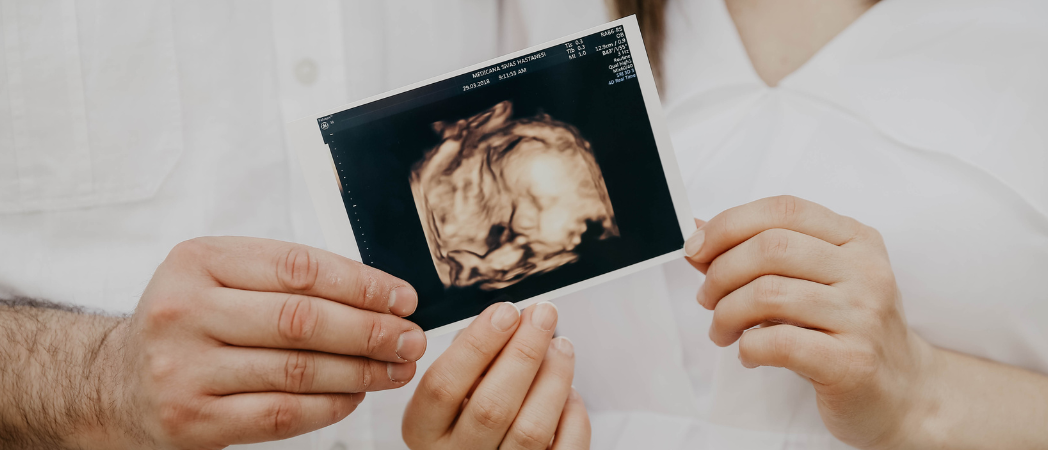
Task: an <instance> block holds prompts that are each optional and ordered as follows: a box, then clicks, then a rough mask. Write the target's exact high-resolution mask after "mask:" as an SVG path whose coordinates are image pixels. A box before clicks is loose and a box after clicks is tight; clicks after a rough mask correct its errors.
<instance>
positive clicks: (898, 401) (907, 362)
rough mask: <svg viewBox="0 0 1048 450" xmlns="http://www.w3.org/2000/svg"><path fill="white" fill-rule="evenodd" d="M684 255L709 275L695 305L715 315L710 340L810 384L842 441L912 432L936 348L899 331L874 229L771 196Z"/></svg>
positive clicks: (880, 443) (710, 227)
mask: <svg viewBox="0 0 1048 450" xmlns="http://www.w3.org/2000/svg"><path fill="white" fill-rule="evenodd" d="M685 252H686V253H687V254H688V259H689V260H690V261H691V263H692V264H693V265H695V266H696V267H697V268H698V269H699V270H702V271H703V272H705V273H706V282H705V284H703V286H702V288H700V290H699V293H698V301H699V303H700V304H701V305H702V306H704V307H705V308H707V309H712V310H713V311H714V316H713V325H712V326H711V327H710V338H711V339H712V340H713V342H714V343H716V344H717V345H720V346H728V345H731V344H732V343H734V342H735V341H737V340H738V341H739V359H740V360H741V361H742V364H743V365H744V366H746V367H748V368H754V367H758V366H774V367H785V368H787V369H790V370H792V371H794V372H796V373H797V374H799V375H801V376H803V377H806V378H808V379H810V380H811V383H812V385H813V386H814V387H815V390H816V393H817V395H818V405H819V412H820V413H821V415H822V419H823V422H824V423H825V424H826V426H827V428H829V430H830V431H831V432H832V433H833V434H834V435H835V436H837V437H838V438H839V439H841V440H842V441H844V442H846V443H849V444H851V445H854V446H857V447H860V448H882V447H894V446H896V445H898V444H899V443H901V442H902V441H903V440H906V439H907V438H906V435H907V434H912V433H913V431H914V430H912V429H910V428H912V427H915V426H920V424H921V423H922V421H921V420H918V417H917V416H919V415H920V414H922V413H923V412H919V410H920V409H921V408H922V407H921V406H920V399H921V397H922V389H923V388H924V386H923V384H924V382H925V380H926V379H927V374H928V373H929V371H930V369H929V368H930V367H931V364H930V362H931V361H932V360H933V359H934V352H935V351H936V350H935V349H934V348H933V347H931V346H930V345H929V344H927V343H926V342H925V341H924V340H922V339H921V338H920V337H918V336H917V335H916V334H914V333H912V332H911V331H910V330H909V328H908V327H907V325H906V318H905V317H904V315H903V311H902V305H901V295H900V293H899V290H898V288H897V287H896V284H895V277H894V274H893V273H892V268H891V264H890V263H889V262H888V253H887V250H886V249H885V246H884V243H883V241H882V240H881V236H880V234H879V233H877V231H876V230H874V229H873V228H870V227H868V226H865V225H863V224H861V223H859V222H858V221H856V220H855V219H852V218H849V217H844V216H841V215H838V214H835V213H834V212H832V211H830V210H829V209H826V208H825V207H822V206H820V205H817V204H814V203H811V202H808V201H805V200H801V199H797V198H794V197H788V196H784V197H775V198H767V199H763V200H758V201H755V202H753V203H749V204H746V205H743V206H739V207H736V208H732V209H729V210H727V211H725V212H723V213H721V214H719V215H717V216H716V217H714V218H713V219H711V220H710V221H709V223H706V224H705V225H703V226H702V227H701V228H699V230H698V231H696V232H695V234H693V235H692V236H691V237H690V238H689V239H688V242H687V243H686V244H685ZM758 325H759V327H758V328H754V327H757V326H758Z"/></svg>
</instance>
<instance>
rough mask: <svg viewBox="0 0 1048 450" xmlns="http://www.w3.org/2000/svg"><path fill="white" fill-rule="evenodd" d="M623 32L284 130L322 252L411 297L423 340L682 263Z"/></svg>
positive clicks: (680, 217)
mask: <svg viewBox="0 0 1048 450" xmlns="http://www.w3.org/2000/svg"><path fill="white" fill-rule="evenodd" d="M630 21H632V19H631V18H630V19H623V20H620V21H618V22H616V23H613V24H609V25H607V26H605V27H603V28H601V29H596V30H594V31H591V32H589V34H580V35H579V36H577V37H574V38H571V39H565V40H563V41H561V42H560V43H557V44H551V45H549V46H546V47H544V48H536V49H532V50H529V51H527V52H521V53H519V54H517V55H511V56H509V57H506V58H502V59H499V60H495V61H492V62H489V63H486V64H484V65H481V66H477V67H474V68H472V69H470V70H468V71H463V72H462V73H458V74H454V75H451V76H446V77H443V78H441V79H438V80H436V81H432V82H428V83H423V84H420V85H418V86H415V87H412V88H409V89H404V90H402V91H400V92H397V93H392V94H387V95H384V96H381V97H379V98H376V99H373V100H370V101H366V102H362V103H361V104H359V105H356V106H353V107H349V108H344V109H340V110H338V111H337V112H334V113H331V114H327V115H324V116H316V117H315V119H311V120H312V123H310V124H306V123H302V124H301V126H300V127H297V128H293V129H292V131H291V136H292V138H291V139H292V140H293V141H294V142H299V141H301V142H304V144H302V147H300V148H303V149H304V150H299V154H300V156H301V161H302V164H303V169H304V170H306V174H307V183H310V190H311V194H312V195H313V196H314V199H315V200H316V204H317V205H318V206H317V209H318V214H319V216H320V218H321V223H322V225H324V226H325V238H326V239H327V242H328V244H329V246H330V248H331V249H332V250H334V251H336V252H340V253H342V254H346V255H351V256H352V257H359V259H360V260H361V261H362V262H363V263H365V264H367V265H370V266H372V267H375V268H377V269H380V270H382V271H385V272H387V273H390V274H392V275H394V276H396V277H399V278H401V279H403V280H405V281H407V282H408V283H410V284H411V285H412V286H413V287H414V288H415V290H416V291H418V293H419V305H418V308H417V309H416V310H415V312H414V313H413V314H412V315H410V316H408V319H409V320H412V321H414V322H415V323H417V324H419V326H421V327H422V328H423V329H424V330H427V332H429V331H431V330H432V331H434V332H436V333H441V332H446V331H449V330H452V329H455V328H456V327H459V328H460V327H461V326H464V324H465V321H466V320H468V319H469V318H471V317H473V316H475V315H477V314H478V313H480V312H481V311H483V310H484V308H486V307H487V306H489V305H491V304H492V303H495V302H503V301H508V302H513V303H516V304H518V305H519V306H521V307H523V306H527V305H529V304H531V303H534V302H537V301H540V300H546V299H552V298H555V297H558V296H561V295H564V294H565V293H568V292H571V291H573V290H578V289H582V288H583V287H585V286H588V285H593V284H596V283H599V282H601V280H608V279H611V278H612V277H615V276H622V275H624V274H627V273H630V272H631V271H637V270H641V269H642V268H644V267H651V266H652V265H654V264H658V263H659V262H660V261H666V260H668V259H671V258H674V257H679V254H680V252H681V247H682V246H683V244H684V233H686V232H689V231H690V230H685V228H686V227H688V226H693V223H692V222H691V219H690V214H689V213H687V211H686V209H687V201H686V199H684V194H683V192H684V188H683V186H682V185H681V183H680V179H679V176H676V177H670V178H668V177H667V172H666V168H667V167H669V168H671V170H672V171H674V172H675V171H676V162H675V161H673V159H672V158H673V153H672V149H669V148H668V145H666V146H662V147H660V145H659V144H658V142H659V140H658V139H656V133H655V131H654V129H653V119H652V118H651V117H650V116H649V111H648V105H654V106H656V107H657V106H658V101H657V92H655V89H654V81H653V79H652V78H651V74H650V72H649V71H647V70H645V72H644V73H643V77H644V79H645V81H644V84H643V85H642V83H641V80H640V79H639V78H641V76H642V75H641V74H638V72H637V70H636V69H635V67H634V61H635V58H634V57H633V55H632V54H631V53H630V52H631V48H642V46H640V47H638V46H636V45H632V44H633V42H634V41H633V40H632V39H637V38H639V31H638V30H637V29H636V25H635V22H630ZM623 25H628V26H629V27H632V28H631V29H632V30H633V31H630V33H633V34H632V36H634V38H630V39H627V37H626V36H627V34H628V33H627V32H626V30H625V29H624V27H623ZM636 42H639V40H638V41H636ZM646 96H647V97H646ZM646 98H653V99H655V100H653V101H651V102H647V101H646ZM293 125H295V124H293ZM307 125H308V126H307ZM660 130H663V131H660V136H661V139H663V142H668V138H666V137H665V134H664V133H665V131H664V128H661V129H660ZM318 136H319V137H320V138H322V139H317V137H318ZM321 140H322V142H320V141H321ZM303 155H305V156H303ZM332 168H334V176H332V170H331V169H332ZM671 180H672V183H671ZM671 184H672V186H671ZM343 207H344V209H343ZM682 211H683V212H682ZM678 213H680V214H678ZM349 236H351V237H352V240H349V239H348V237H349ZM357 254H358V255H359V256H357Z"/></svg>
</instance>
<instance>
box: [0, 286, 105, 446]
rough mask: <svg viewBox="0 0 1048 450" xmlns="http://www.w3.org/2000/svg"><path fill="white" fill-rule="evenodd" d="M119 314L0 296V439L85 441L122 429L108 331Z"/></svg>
mask: <svg viewBox="0 0 1048 450" xmlns="http://www.w3.org/2000/svg"><path fill="white" fill-rule="evenodd" d="M122 321H123V319H121V318H116V317H107V316H102V315H97V314H89V313H85V312H83V311H80V310H78V309H76V308H72V307H68V306H63V305H56V304H51V303H46V302H39V301H34V300H26V299H15V300H0V443H2V444H3V445H0V446H2V447H5V448H8V447H12V448H27V449H35V448H92V447H98V446H99V445H104V444H106V443H113V441H114V438H116V437H117V435H119V434H123V433H122V430H117V429H115V427H114V424H116V423H125V421H123V420H120V419H122V418H121V417H118V415H119V414H120V413H119V412H118V411H121V405H120V401H119V399H118V398H117V397H116V395H115V394H116V393H117V392H119V386H118V384H119V381H118V380H117V378H116V377H115V376H114V375H115V373H114V369H113V368H114V367H116V366H118V364H117V363H116V361H114V359H115V358H117V356H116V355H117V354H118V352H116V351H114V350H115V349H117V348H118V347H119V345H120V343H119V342H115V341H116V337H115V336H114V330H115V329H117V328H118V326H119V325H120V324H121V322H122Z"/></svg>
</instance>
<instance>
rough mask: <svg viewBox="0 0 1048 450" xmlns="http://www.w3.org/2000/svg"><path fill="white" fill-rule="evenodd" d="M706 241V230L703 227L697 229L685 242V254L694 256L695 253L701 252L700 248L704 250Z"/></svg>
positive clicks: (690, 256)
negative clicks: (703, 246) (703, 245)
mask: <svg viewBox="0 0 1048 450" xmlns="http://www.w3.org/2000/svg"><path fill="white" fill-rule="evenodd" d="M705 241H706V231H704V230H703V229H702V228H699V229H698V230H695V232H694V233H692V234H691V236H689V237H688V240H687V241H685V242H684V254H686V255H688V257H689V258H694V257H695V255H697V254H699V250H702V243H703V242H705Z"/></svg>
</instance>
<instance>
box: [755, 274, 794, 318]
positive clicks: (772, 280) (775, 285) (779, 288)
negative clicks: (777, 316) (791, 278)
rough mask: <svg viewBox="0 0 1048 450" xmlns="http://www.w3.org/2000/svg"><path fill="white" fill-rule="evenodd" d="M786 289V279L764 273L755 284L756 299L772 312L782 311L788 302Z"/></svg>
mask: <svg viewBox="0 0 1048 450" xmlns="http://www.w3.org/2000/svg"><path fill="white" fill-rule="evenodd" d="M786 289H787V288H786V281H785V280H783V279H782V278H780V277H777V276H774V275H764V276H762V277H760V278H758V279H757V282H756V283H755V285H754V290H753V291H754V292H753V295H754V301H755V302H756V303H757V304H759V305H761V306H764V307H765V308H768V309H770V310H771V311H772V312H777V311H781V310H782V308H783V306H784V305H785V303H786V297H787V292H786Z"/></svg>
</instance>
